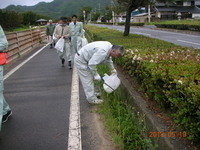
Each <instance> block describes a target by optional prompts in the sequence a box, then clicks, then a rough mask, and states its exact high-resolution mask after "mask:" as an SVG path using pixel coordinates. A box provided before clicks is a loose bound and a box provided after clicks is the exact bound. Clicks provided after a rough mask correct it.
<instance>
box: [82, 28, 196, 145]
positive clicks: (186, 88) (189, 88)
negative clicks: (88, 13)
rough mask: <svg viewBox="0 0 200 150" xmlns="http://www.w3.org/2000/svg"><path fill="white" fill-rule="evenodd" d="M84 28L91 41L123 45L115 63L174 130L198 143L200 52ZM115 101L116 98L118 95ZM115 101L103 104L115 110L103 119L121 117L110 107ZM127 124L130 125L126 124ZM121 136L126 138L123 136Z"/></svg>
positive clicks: (108, 31) (101, 29) (114, 32)
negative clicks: (159, 110) (134, 80)
mask: <svg viewBox="0 0 200 150" xmlns="http://www.w3.org/2000/svg"><path fill="white" fill-rule="evenodd" d="M85 29H86V31H87V33H88V34H89V35H90V37H92V39H93V40H106V41H110V42H111V43H113V44H118V45H123V46H124V47H125V48H126V49H127V53H126V54H125V56H124V57H122V58H118V59H114V61H115V63H116V64H117V65H119V66H121V68H123V70H124V71H126V72H127V73H128V74H129V76H131V77H133V78H135V79H137V82H138V83H139V84H140V85H141V89H142V91H143V92H144V93H145V94H146V96H147V97H148V98H149V99H151V100H154V101H155V102H156V103H157V104H158V107H160V108H162V109H163V110H165V111H166V112H168V115H169V116H171V117H172V118H173V121H174V123H175V124H176V127H177V128H181V129H182V131H185V132H187V135H188V136H187V137H186V138H187V139H188V140H190V141H191V142H194V143H197V142H198V141H199V140H200V107H199V106H200V66H199V64H200V51H199V50H197V49H192V48H186V47H181V46H177V45H175V44H172V43H169V42H165V41H161V40H158V39H151V38H149V37H146V36H142V35H134V34H130V35H129V36H127V37H124V36H123V34H122V32H120V31H116V30H112V29H108V28H99V27H95V26H91V25H86V26H85ZM108 97H109V96H108ZM115 98H116V99H118V96H117V97H115ZM115 98H111V100H109V101H108V102H106V103H108V104H107V105H108V106H104V107H107V109H108V110H114V112H112V113H114V114H112V115H105V117H107V116H112V117H113V116H117V118H121V116H120V115H122V114H121V113H119V111H118V112H117V111H116V110H117V108H114V107H113V106H117V104H114V105H113V104H112V102H113V101H115V100H114V99H115ZM119 99H120V98H119ZM124 99H126V98H123V99H120V100H119V101H118V102H117V103H120V104H121V106H122V105H124V106H125V105H126V104H125V103H124ZM116 101H117V100H116ZM106 103H104V105H106ZM126 106H127V105H126ZM122 118H125V117H124V116H123V117H122ZM114 120H115V121H118V119H114ZM115 125H116V124H115V122H113V124H110V126H112V127H113V128H114V126H115ZM127 125H128V126H129V124H128V123H127ZM124 127H125V126H124ZM113 132H114V131H113ZM119 133H123V132H117V134H118V135H120V134H119ZM120 136H121V137H123V138H126V137H128V136H124V135H123V134H121V135H120ZM128 140H130V139H126V140H125V139H124V140H123V144H125V141H128ZM124 147H125V145H124Z"/></svg>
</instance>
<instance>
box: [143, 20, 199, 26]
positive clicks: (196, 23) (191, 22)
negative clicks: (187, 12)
mask: <svg viewBox="0 0 200 150" xmlns="http://www.w3.org/2000/svg"><path fill="white" fill-rule="evenodd" d="M145 24H146V25H154V24H186V25H200V19H199V20H168V21H159V22H147V23H145Z"/></svg>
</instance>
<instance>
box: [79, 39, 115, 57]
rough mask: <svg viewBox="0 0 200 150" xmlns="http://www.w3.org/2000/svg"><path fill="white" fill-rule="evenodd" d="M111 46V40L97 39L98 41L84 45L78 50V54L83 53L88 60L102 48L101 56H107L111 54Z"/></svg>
mask: <svg viewBox="0 0 200 150" xmlns="http://www.w3.org/2000/svg"><path fill="white" fill-rule="evenodd" d="M111 48H112V44H111V43H110V42H107V41H96V42H92V43H88V44H87V45H85V46H84V47H82V48H81V49H80V50H79V51H78V54H80V55H82V56H83V57H84V59H85V60H86V61H89V60H90V59H91V58H92V56H93V55H94V53H97V50H98V49H101V51H99V53H100V54H99V57H101V58H106V57H108V56H109V50H110V49H111ZM97 55H98V54H97ZM99 60H100V59H99Z"/></svg>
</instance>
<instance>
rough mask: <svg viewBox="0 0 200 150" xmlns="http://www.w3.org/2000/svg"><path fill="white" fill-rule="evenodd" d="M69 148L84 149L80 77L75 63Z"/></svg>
mask: <svg viewBox="0 0 200 150" xmlns="http://www.w3.org/2000/svg"><path fill="white" fill-rule="evenodd" d="M68 150H82V143H81V122H80V101H79V78H78V73H77V69H76V67H75V65H74V68H73V74H72V87H71V102H70V116H69V135H68Z"/></svg>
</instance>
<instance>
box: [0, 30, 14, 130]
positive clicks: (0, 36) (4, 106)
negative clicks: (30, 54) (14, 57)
mask: <svg viewBox="0 0 200 150" xmlns="http://www.w3.org/2000/svg"><path fill="white" fill-rule="evenodd" d="M7 47H8V41H7V39H6V37H5V34H4V31H3V29H2V28H1V26H0V51H3V50H5V49H6V48H7ZM3 90H4V86H3V65H0V130H1V121H2V117H3V115H5V114H7V112H8V111H10V110H11V109H10V107H9V105H8V103H7V102H6V100H5V98H4V96H3Z"/></svg>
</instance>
